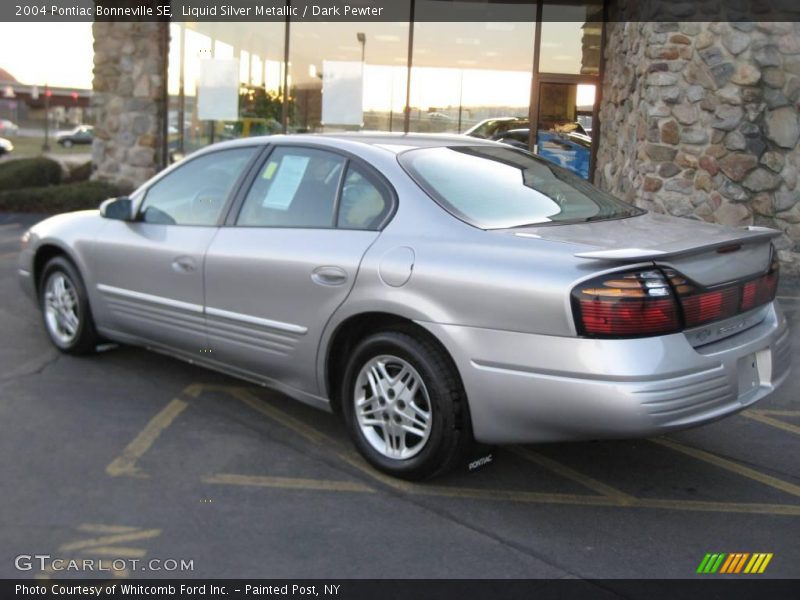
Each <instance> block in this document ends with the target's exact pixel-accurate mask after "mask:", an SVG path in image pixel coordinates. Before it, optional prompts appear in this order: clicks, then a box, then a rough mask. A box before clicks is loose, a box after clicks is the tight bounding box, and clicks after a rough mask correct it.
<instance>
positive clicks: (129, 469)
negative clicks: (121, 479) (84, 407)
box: [106, 398, 189, 477]
mask: <svg viewBox="0 0 800 600" xmlns="http://www.w3.org/2000/svg"><path fill="white" fill-rule="evenodd" d="M187 406H189V403H188V402H184V401H183V400H180V399H178V398H173V399H172V400H171V401H170V403H169V404H167V405H166V406H165V407H164V408H163V409H161V411H160V412H159V413H158V414H157V415H156V416H155V417H153V418H152V419H150V422H149V423H148V424H147V425H145V428H144V429H142V431H140V432H139V435H137V436H136V437H135V438H133V441H132V442H131V443H130V444H128V445H127V446H126V447H125V449H124V450H123V451H122V454H121V455H120V456H118V457H117V458H115V459H114V460H113V461H112V462H111V464H109V465H108V466H107V467H106V473H108V474H109V475H111V476H112V477H117V476H119V475H133V476H138V477H141V476H144V474H143V473H142V472H141V471H140V470H139V468H138V467H137V466H136V461H137V460H139V459H140V458H141V457H142V456H143V455H144V453H145V452H147V451H148V450H149V449H150V447H151V446H152V445H153V443H154V442H155V441H156V440H157V439H158V436H160V435H161V433H162V432H163V431H164V430H165V429H166V428H167V427H169V426H170V424H171V423H172V422H173V421H174V420H175V417H177V416H178V415H179V414H181V413H182V412H183V411H184V409H185V408H186V407H187Z"/></svg>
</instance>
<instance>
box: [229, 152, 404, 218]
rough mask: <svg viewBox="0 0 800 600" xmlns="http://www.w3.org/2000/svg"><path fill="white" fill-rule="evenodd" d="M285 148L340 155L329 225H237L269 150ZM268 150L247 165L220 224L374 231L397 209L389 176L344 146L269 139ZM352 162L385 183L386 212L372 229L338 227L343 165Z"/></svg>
mask: <svg viewBox="0 0 800 600" xmlns="http://www.w3.org/2000/svg"><path fill="white" fill-rule="evenodd" d="M279 148H280V149H287V148H300V149H304V150H317V151H322V152H329V153H331V154H334V155H337V156H339V157H340V158H342V159H344V166H343V167H342V172H341V173H340V174H339V183H338V185H337V190H336V197H335V198H334V210H333V222H332V224H331V225H330V226H329V227H308V226H289V225H281V226H272V225H240V224H238V223H237V221H238V219H239V216H240V214H241V212H242V209H243V208H244V203H245V200H246V199H247V196H248V195H249V194H250V189H251V188H252V187H253V184H254V183H255V179H256V177H258V174H259V173H260V172H261V170H262V169H263V168H264V165H266V164H267V161H269V158H270V156H272V153H273V152H275V151H276V150H277V149H279ZM268 149H269V150H268V151H267V152H265V153H262V155H261V156H260V157H259V159H258V161H257V162H256V163H255V164H254V165H253V166H252V167H251V170H250V172H249V173H248V177H247V179H246V180H245V181H243V182H242V184H241V187H240V193H239V194H237V196H236V198H235V201H234V202H233V204H232V205H231V207H230V210H229V212H228V217H227V218H226V219H225V222H224V224H222V225H220V226H221V227H242V228H250V229H254V228H261V229H314V230H336V231H374V232H380V231H383V229H384V228H385V227H386V226H387V225H388V224H389V223H390V222H391V220H392V219H393V218H394V216H395V214H396V213H397V207H398V205H399V204H400V202H399V198H398V195H397V190H395V188H394V186H393V185H392V183H391V182H390V181H389V179H388V178H387V177H386V176H385V175H383V173H381V172H380V171H378V170H377V169H376V168H375V167H373V166H372V165H370V164H369V163H368V162H367V161H365V160H364V159H362V158H361V157H360V156H358V155H357V154H354V153H352V152H349V151H348V150H343V149H341V148H334V147H331V146H324V145H316V144H305V143H299V144H291V143H289V144H287V143H280V142H278V143H272V144H270V145H269V146H268ZM353 163H354V164H356V165H357V166H358V167H360V168H362V169H364V170H365V171H367V172H369V173H371V174H372V175H373V176H374V177H375V178H376V179H377V180H378V181H379V182H381V184H382V185H383V186H384V187H385V190H386V192H388V196H389V203H390V204H391V208H390V209H389V211H388V212H387V213H386V216H385V217H384V218H383V220H382V221H381V222H380V223H378V225H377V226H376V227H375V228H374V229H362V228H353V227H339V226H338V225H337V224H338V222H339V206H340V205H341V195H342V189H343V187H344V178H345V177H346V174H347V169H348V167H349V166H350V165H351V164H353Z"/></svg>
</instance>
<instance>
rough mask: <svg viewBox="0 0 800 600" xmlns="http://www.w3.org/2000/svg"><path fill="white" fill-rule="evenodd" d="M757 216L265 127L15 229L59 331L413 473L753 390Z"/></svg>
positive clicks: (397, 471) (764, 322)
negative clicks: (285, 416) (644, 200)
mask: <svg viewBox="0 0 800 600" xmlns="http://www.w3.org/2000/svg"><path fill="white" fill-rule="evenodd" d="M776 233H777V232H774V231H772V230H769V229H763V228H752V227H751V228H744V229H734V228H729V227H722V226H718V225H712V224H708V223H701V222H696V221H689V220H684V219H676V218H672V217H667V216H663V215H657V214H648V213H646V212H645V211H643V210H640V209H638V208H635V207H633V206H631V205H628V204H625V203H623V202H621V201H619V200H617V199H615V198H613V197H611V196H609V195H607V194H606V193H604V192H602V191H600V190H598V189H597V188H595V187H593V186H591V185H590V184H588V183H586V182H584V181H583V180H580V179H578V178H577V177H575V176H574V175H572V174H570V173H569V172H567V171H565V170H563V169H561V168H559V167H556V166H554V165H552V164H550V163H547V162H545V161H543V160H540V159H538V158H536V157H534V156H532V155H530V154H528V153H527V152H524V151H521V150H517V149H514V148H510V147H508V146H503V145H500V144H496V143H494V142H483V141H480V140H475V139H471V138H465V137H442V136H419V135H417V136H413V135H410V136H391V135H374V136H370V135H340V136H318V137H317V136H287V137H270V138H250V139H243V140H237V141H233V142H226V143H223V144H218V145H215V146H211V147H208V148H206V149H204V150H202V151H200V152H198V153H196V154H194V155H192V156H190V157H189V158H187V159H186V160H184V161H182V162H180V163H177V164H176V165H174V166H173V167H171V168H169V169H167V170H165V171H164V172H162V173H160V174H158V175H157V176H156V177H154V178H153V179H152V180H150V181H149V182H147V183H146V184H144V185H143V186H142V187H141V188H139V189H138V190H137V191H136V192H135V193H134V194H133V195H132V196H131V197H130V198H118V199H114V200H108V201H106V202H105V203H104V204H103V205H102V206H101V208H100V210H99V211H83V212H77V213H71V214H65V215H59V216H56V217H53V218H50V219H47V220H45V221H43V222H41V223H39V224H37V225H35V226H34V227H32V228H31V229H30V230H29V231H28V232H26V233H25V235H24V236H23V240H22V243H23V250H22V253H21V256H20V265H19V266H20V268H19V273H20V277H21V280H22V283H23V286H24V288H25V289H26V290H27V291H28V293H29V294H30V295H31V296H32V297H34V298H36V299H37V300H38V302H39V305H40V306H41V310H42V314H43V318H44V324H45V327H46V330H47V333H48V334H49V336H50V339H51V340H52V341H53V343H54V344H55V345H56V346H57V347H58V348H59V349H61V350H62V351H64V352H71V353H85V352H90V351H92V350H93V349H94V348H95V346H96V344H97V342H98V340H99V339H101V338H105V339H109V340H114V341H118V342H124V343H130V344H139V345H143V346H147V347H150V348H153V349H155V350H159V351H163V352H167V353H169V354H172V355H176V356H180V357H182V358H184V359H188V360H191V361H193V362H196V363H198V364H201V365H204V366H207V367H210V368H213V369H217V370H220V371H224V372H226V373H229V374H232V375H235V376H238V377H241V378H244V379H247V380H251V381H254V382H258V383H261V384H265V385H269V386H272V387H275V388H277V389H279V390H281V391H282V392H285V393H286V394H288V395H290V396H292V397H294V398H297V399H299V400H302V401H304V402H307V403H309V404H312V405H315V406H319V407H322V408H326V409H332V410H336V411H338V412H341V413H342V414H343V416H344V420H345V422H346V424H347V427H348V429H349V432H350V435H351V436H352V439H353V441H354V443H355V445H356V446H357V447H358V449H359V451H360V452H361V453H362V454H363V455H364V457H365V458H366V459H367V460H369V462H370V463H372V464H373V465H374V466H375V467H377V468H379V469H381V470H383V471H385V472H387V473H390V474H392V475H395V476H398V477H404V478H409V479H418V478H423V477H427V476H431V475H433V474H435V473H438V472H440V471H442V470H443V469H445V468H447V467H449V466H452V465H453V464H454V462H455V461H456V460H457V459H458V458H459V456H460V455H461V453H462V451H463V449H464V448H465V447H466V446H467V445H468V444H469V443H471V442H472V440H473V439H475V440H478V441H480V442H485V443H515V442H546V441H557V440H584V439H599V438H621V437H637V436H649V435H655V434H661V433H664V432H667V431H671V430H675V429H680V428H685V427H690V426H694V425H699V424H701V423H706V422H709V421H711V420H714V419H718V418H720V417H723V416H725V415H728V414H731V413H734V412H736V411H738V410H741V409H742V408H744V407H747V406H749V405H751V404H753V403H754V402H757V401H758V400H761V399H762V398H764V397H765V396H767V395H768V394H769V393H771V392H772V391H774V390H775V389H776V388H777V387H778V386H779V385H780V384H781V383H782V382H783V381H784V380H785V379H786V377H787V375H788V372H789V336H788V330H787V325H786V320H785V318H784V317H783V315H782V313H781V311H780V309H779V307H778V305H777V303H776V302H774V298H775V292H776V287H777V282H778V261H777V257H776V253H775V250H774V248H773V247H772V244H771V243H770V239H771V238H772V237H773V236H774V235H776ZM207 350H211V351H210V352H208V351H207Z"/></svg>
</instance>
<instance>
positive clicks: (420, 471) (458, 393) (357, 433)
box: [341, 328, 472, 481]
mask: <svg viewBox="0 0 800 600" xmlns="http://www.w3.org/2000/svg"><path fill="white" fill-rule="evenodd" d="M382 355H391V356H395V357H399V358H401V359H403V360H404V361H406V362H407V363H408V364H410V365H411V366H412V367H413V368H414V369H415V370H416V371H417V373H418V374H419V375H420V377H421V379H422V382H423V383H424V385H425V388H426V390H427V395H428V399H429V403H430V414H431V428H430V434H429V436H428V438H427V441H425V442H424V445H422V449H421V450H419V451H418V453H417V454H416V455H414V456H412V457H410V458H407V459H399V458H390V457H387V456H385V455H384V454H382V453H381V452H379V451H377V450H376V449H375V448H374V447H373V446H372V445H371V443H370V442H369V441H368V440H367V438H366V437H365V434H364V432H363V431H362V428H361V426H360V425H359V422H358V419H357V417H356V406H355V404H356V399H355V393H356V383H357V381H358V377H359V373H360V372H361V369H362V368H363V367H364V366H365V365H367V363H369V362H370V361H371V360H373V359H375V358H376V357H379V356H382ZM364 389H366V388H364ZM341 406H342V413H343V415H344V419H345V423H346V425H347V428H348V431H349V433H350V437H351V438H352V439H353V442H354V443H355V445H356V448H357V449H358V451H359V452H360V453H361V455H362V456H363V457H364V458H365V459H366V460H367V461H368V462H369V463H370V464H371V465H372V466H373V467H375V468H376V469H378V470H380V471H383V472H384V473H387V474H389V475H392V476H394V477H399V478H401V479H407V480H412V481H413V480H421V479H426V478H430V477H433V476H435V475H438V474H440V473H443V472H445V471H447V470H449V469H451V468H453V467H454V466H455V465H456V464H457V462H458V461H459V459H461V458H462V457H463V455H464V453H465V450H466V449H467V448H468V447H469V446H470V444H471V442H472V430H471V427H470V419H469V412H468V408H467V398H466V393H465V392H464V388H463V385H462V383H461V378H460V377H459V375H458V372H457V370H456V368H455V366H454V365H453V363H452V361H451V360H450V357H449V356H447V355H446V353H445V352H444V351H443V350H442V349H441V348H440V347H439V346H438V345H437V344H435V343H434V342H432V341H431V340H429V339H427V338H426V337H425V336H421V335H419V334H418V333H416V332H415V331H414V330H413V329H410V328H409V329H408V330H405V329H397V330H389V331H383V332H380V333H376V334H373V335H370V336H368V337H366V338H364V339H363V340H362V341H361V342H360V343H359V344H358V345H357V346H356V347H355V349H354V351H353V353H352V355H351V356H350V358H349V360H348V363H347V366H346V367H345V372H344V377H343V378H342V388H341ZM383 435H384V436H385V434H383ZM412 439H413V438H412Z"/></svg>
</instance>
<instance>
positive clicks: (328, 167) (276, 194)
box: [237, 147, 345, 228]
mask: <svg viewBox="0 0 800 600" xmlns="http://www.w3.org/2000/svg"><path fill="white" fill-rule="evenodd" d="M344 166H345V159H344V158H343V157H341V156H339V155H337V154H333V153H331V152H326V151H324V150H314V149H311V148H291V147H283V148H277V149H276V150H275V151H274V152H273V153H272V154H270V156H269V158H268V159H267V162H266V163H265V164H264V166H263V167H262V168H261V170H260V172H259V174H258V176H257V177H256V180H255V182H254V183H253V185H252V187H251V188H250V191H249V192H248V194H247V198H246V199H245V201H244V205H243V206H242V210H241V213H240V214H239V219H238V221H237V225H244V226H255V227H309V228H328V227H333V226H334V216H335V211H336V197H337V195H338V193H339V183H340V179H341V177H342V171H343V170H344Z"/></svg>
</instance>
